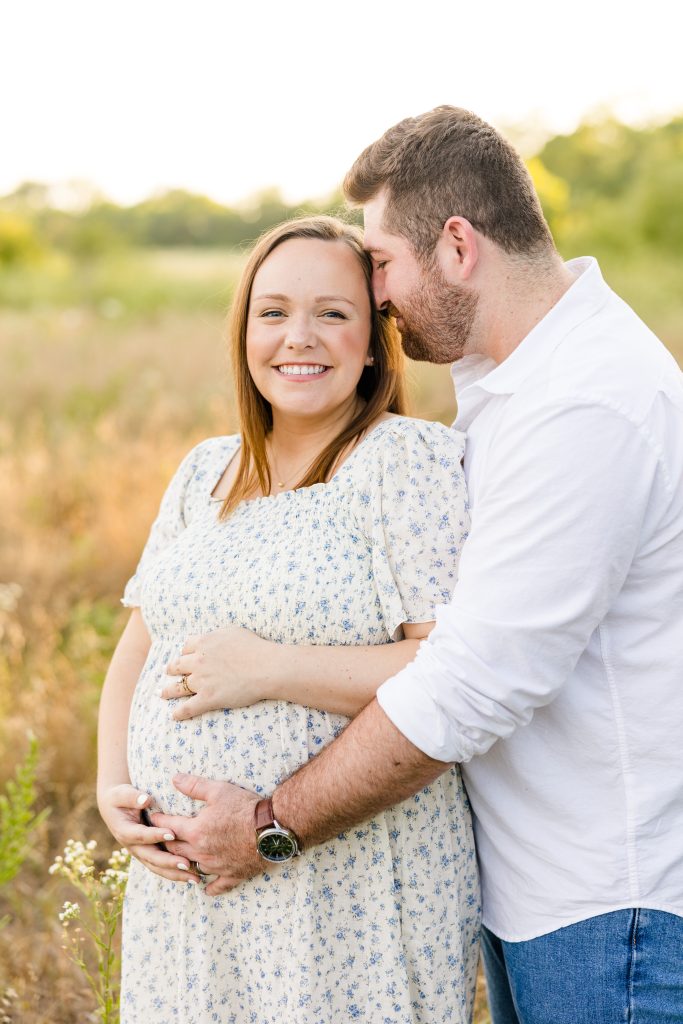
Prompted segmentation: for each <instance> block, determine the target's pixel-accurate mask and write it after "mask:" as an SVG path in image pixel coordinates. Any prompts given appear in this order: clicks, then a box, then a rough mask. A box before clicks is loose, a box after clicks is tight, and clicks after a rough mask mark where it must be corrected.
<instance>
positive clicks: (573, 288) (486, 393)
mask: <svg viewBox="0 0 683 1024" xmlns="http://www.w3.org/2000/svg"><path fill="white" fill-rule="evenodd" d="M565 266H566V267H567V268H568V269H569V270H570V271H571V272H572V273H573V274H574V275H575V277H576V280H575V281H574V283H573V284H572V285H570V287H569V288H568V289H567V291H566V292H565V293H564V295H563V296H562V297H561V299H559V301H558V302H556V303H555V305H554V306H553V307H552V309H551V310H549V312H548V313H546V315H545V316H544V317H543V319H542V320H540V321H539V322H538V323H537V324H536V326H535V327H533V328H532V330H531V331H529V333H528V334H527V336H526V337H525V338H523V340H522V341H521V342H520V343H519V345H518V346H517V348H516V349H514V351H513V352H511V353H510V355H509V356H508V357H507V359H504V360H503V362H502V363H495V362H494V361H493V359H489V358H487V357H485V356H480V355H470V356H465V357H463V358H462V359H459V360H458V361H457V362H456V363H453V366H452V367H451V376H452V377H453V383H454V385H455V391H456V398H457V402H458V415H457V418H456V420H455V423H454V426H456V427H458V428H459V429H460V430H465V429H466V428H467V427H468V426H469V424H470V423H471V422H472V420H473V419H474V417H475V416H476V414H477V413H478V412H479V410H480V409H481V407H482V406H483V405H485V404H486V403H487V402H488V400H489V399H490V397H491V395H512V394H514V393H515V391H516V390H517V388H518V387H519V386H520V385H521V384H522V383H523V382H524V381H525V380H526V378H527V377H528V376H529V374H530V373H531V372H532V371H533V370H536V369H538V366H539V364H540V363H543V362H544V361H545V360H546V359H547V358H549V357H550V355H551V354H552V353H553V352H554V351H555V349H556V348H557V346H558V345H559V344H560V342H561V341H562V340H563V339H564V338H566V336H567V335H568V334H569V332H570V331H572V330H573V329H574V328H575V327H577V326H578V325H579V324H580V323H583V321H584V320H587V319H588V318H589V317H591V316H593V315H594V314H595V313H596V312H597V311H598V310H599V309H601V307H602V306H603V305H604V304H605V302H606V300H607V296H608V294H609V288H608V286H607V285H606V284H605V281H604V280H603V277H602V274H601V273H600V267H599V266H598V263H597V260H595V259H594V258H593V257H592V256H585V257H581V258H579V259H575V260H569V262H568V263H566V264H565Z"/></svg>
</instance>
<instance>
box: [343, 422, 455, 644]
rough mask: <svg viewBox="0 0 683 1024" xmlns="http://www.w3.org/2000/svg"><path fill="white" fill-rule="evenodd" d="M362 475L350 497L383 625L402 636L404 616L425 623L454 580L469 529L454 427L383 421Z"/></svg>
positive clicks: (372, 438) (448, 596) (443, 601)
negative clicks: (368, 553)
mask: <svg viewBox="0 0 683 1024" xmlns="http://www.w3.org/2000/svg"><path fill="white" fill-rule="evenodd" d="M368 442H369V444H368V450H367V451H366V452H364V453H362V452H359V455H361V457H363V456H364V457H363V466H364V469H365V471H366V478H365V480H363V481H359V482H358V485H357V490H356V496H355V502H354V503H355V506H356V509H357V516H358V521H359V525H360V527H361V529H362V530H363V532H364V533H365V535H366V537H367V540H368V543H369V545H370V547H371V552H372V568H373V575H374V579H375V584H376V587H377V594H378V599H379V603H380V607H381V611H382V617H383V619H384V622H385V625H386V628H387V631H388V633H389V635H390V636H391V637H392V639H394V640H400V639H401V638H402V635H403V633H402V630H401V626H402V624H403V623H412V622H431V621H432V620H433V619H434V618H435V609H436V606H437V605H440V604H447V603H448V602H449V601H450V599H451V596H452V594H453V590H454V588H455V584H456V580H457V572H458V563H459V560H460V553H461V550H462V545H463V543H464V541H465V539H466V537H467V533H468V530H469V522H470V520H469V506H468V503H467V488H466V484H465V477H464V473H463V469H462V462H461V460H462V457H463V454H464V450H465V436H464V434H462V433H461V432H460V431H456V430H453V429H451V428H448V427H444V426H443V425H442V424H441V423H429V422H425V421H421V420H413V419H408V418H403V417H401V419H400V420H399V419H396V420H394V419H392V420H388V421H387V422H386V424H382V425H381V426H380V427H377V428H375V434H374V436H373V435H371V436H370V437H369V438H368Z"/></svg>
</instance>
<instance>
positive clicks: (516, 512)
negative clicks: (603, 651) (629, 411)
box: [377, 398, 659, 762]
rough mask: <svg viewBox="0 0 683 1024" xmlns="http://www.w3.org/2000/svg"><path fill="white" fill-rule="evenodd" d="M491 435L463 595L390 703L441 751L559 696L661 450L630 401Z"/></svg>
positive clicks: (382, 698)
mask: <svg viewBox="0 0 683 1024" xmlns="http://www.w3.org/2000/svg"><path fill="white" fill-rule="evenodd" d="M509 406H511V407H512V408H511V409H510V412H509V413H507V411H506V413H504V414H503V416H502V418H501V422H500V423H499V425H498V428H497V430H496V435H495V437H494V438H493V440H492V441H491V442H490V447H489V451H488V453H487V457H486V472H485V478H484V479H482V482H481V484H480V485H479V492H478V495H477V500H476V503H475V506H474V510H473V514H472V526H471V532H470V537H469V540H468V541H467V543H466V544H465V547H464V551H463V554H462V558H461V562H460V572H459V579H458V583H457V586H456V589H455V593H454V596H453V599H452V601H451V602H450V603H449V604H448V605H444V606H441V607H440V608H438V609H437V613H436V626H435V628H434V630H433V631H432V633H431V634H430V636H429V638H428V640H426V641H424V642H423V643H422V645H421V647H420V650H419V652H418V655H417V657H416V659H415V660H414V661H413V662H412V663H411V664H410V665H408V666H407V667H406V668H405V669H404V670H403V671H402V672H400V673H399V674H398V675H397V676H394V677H393V678H392V679H390V680H388V681H387V682H386V683H385V684H384V685H383V686H382V687H381V688H380V689H379V691H378V695H377V696H378V700H379V703H380V705H381V706H382V708H383V709H384V711H385V712H386V714H387V715H388V716H389V718H390V719H391V720H392V722H393V723H394V724H395V725H396V726H397V728H398V729H399V730H400V731H401V732H402V733H403V734H404V735H405V736H406V737H407V738H408V739H409V740H411V742H412V743H414V744H415V745H416V746H417V747H419V748H420V749H421V750H423V751H424V752H425V753H426V754H428V755H429V756H431V757H433V758H436V759H438V760H441V761H445V762H453V761H468V760H470V759H471V758H472V757H474V756H475V755H478V754H482V753H485V752H486V751H487V750H488V749H489V748H490V747H491V746H492V745H493V743H495V741H496V740H497V739H499V738H504V737H507V736H509V735H510V734H511V733H512V732H513V731H514V730H515V729H516V728H518V727H519V726H524V725H526V724H527V723H528V722H529V721H530V720H531V717H532V715H533V713H534V710H535V709H536V708H538V707H542V706H543V705H545V704H548V703H550V702H551V701H552V700H553V699H554V697H555V696H556V695H557V693H558V692H559V690H560V688H561V687H562V686H563V684H564V683H565V681H566V680H567V678H568V677H569V675H570V674H571V672H572V670H573V669H574V666H575V665H576V662H577V661H578V659H579V657H580V656H581V654H582V652H583V651H584V650H585V648H586V646H587V644H588V642H589V639H590V637H591V634H592V633H593V631H594V630H595V629H596V627H597V626H598V625H599V623H600V622H601V620H602V618H603V617H604V616H605V614H606V612H607V610H608V609H609V607H610V605H611V603H612V602H613V600H614V598H615V596H616V595H617V594H618V593H619V591H620V589H621V588H622V586H623V584H624V580H625V578H626V576H627V573H628V571H629V568H630V566H631V564H632V562H633V559H634V555H635V553H636V551H637V548H638V544H639V540H640V538H641V533H642V529H643V523H644V521H645V519H646V517H647V515H648V503H649V501H650V499H651V494H652V487H653V480H654V478H655V476H656V474H657V473H658V471H659V462H658V450H657V447H656V445H654V444H653V443H652V442H651V440H650V438H649V435H648V432H647V430H646V429H645V427H643V426H642V425H641V424H636V423H633V422H631V420H630V419H629V418H628V417H627V416H625V415H624V414H623V413H622V412H621V411H620V410H619V409H618V408H615V407H611V406H609V405H596V404H595V403H587V402H585V401H579V400H575V401H574V400H567V399H566V398H565V399H563V400H562V401H561V402H560V401H554V402H553V401H548V402H544V403H541V404H539V405H538V407H537V408H535V409H526V410H524V412H523V413H522V412H519V411H516V410H515V403H514V402H511V403H509Z"/></svg>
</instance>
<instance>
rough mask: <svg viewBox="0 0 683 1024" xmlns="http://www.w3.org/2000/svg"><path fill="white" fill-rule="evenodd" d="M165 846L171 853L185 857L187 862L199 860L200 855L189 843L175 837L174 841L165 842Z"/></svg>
mask: <svg viewBox="0 0 683 1024" xmlns="http://www.w3.org/2000/svg"><path fill="white" fill-rule="evenodd" d="M166 848H167V850H168V851H169V853H172V854H173V855H174V856H177V857H185V858H186V860H187V862H188V863H189V862H190V861H193V860H194V861H198V860H201V857H200V855H199V853H198V852H197V850H195V848H194V847H193V846H192V844H191V843H184V842H182V840H180V839H176V840H175V842H172V843H167V844H166Z"/></svg>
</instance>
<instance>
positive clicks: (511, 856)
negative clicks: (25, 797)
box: [155, 107, 683, 1024]
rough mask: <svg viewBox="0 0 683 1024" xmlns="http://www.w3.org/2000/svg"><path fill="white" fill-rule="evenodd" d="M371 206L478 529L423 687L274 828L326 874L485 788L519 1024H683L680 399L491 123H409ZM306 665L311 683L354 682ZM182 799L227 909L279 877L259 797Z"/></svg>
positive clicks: (459, 113) (513, 1012)
mask: <svg viewBox="0 0 683 1024" xmlns="http://www.w3.org/2000/svg"><path fill="white" fill-rule="evenodd" d="M345 190H346V194H347V196H348V197H349V198H350V199H351V200H352V201H353V202H355V203H357V204H360V205H362V207H363V211H364V217H365V239H366V246H367V249H368V251H369V252H370V255H371V257H372V260H373V265H374V291H375V295H376V299H377V302H378V304H379V305H380V306H382V307H384V309H385V310H386V311H387V312H388V313H389V314H391V315H393V316H395V317H396V320H397V324H398V327H399V329H400V330H401V333H402V335H403V343H404V346H405V349H406V352H407V353H408V355H410V356H412V357H413V358H416V359H424V360H429V361H432V362H437V363H445V362H452V363H453V376H454V379H455V386H456V394H457V400H458V417H457V420H456V424H455V425H456V426H457V427H459V428H461V429H463V430H466V431H467V436H468V443H467V453H466V457H465V470H466V474H467V478H468V486H469V490H470V499H471V507H472V529H471V534H470V537H469V539H468V541H467V544H466V545H465V551H464V553H463V556H462V560H461V563H460V571H459V579H458V583H457V586H456V588H455V593H454V596H453V599H452V601H451V603H450V604H449V605H447V606H443V607H442V608H440V609H438V611H437V623H436V626H435V628H434V630H433V631H432V633H431V634H430V636H429V639H428V640H426V641H424V642H423V643H422V644H421V647H420V650H419V652H418V654H417V657H416V658H415V660H414V661H413V662H412V663H411V664H410V665H408V667H407V668H405V669H403V670H402V671H401V672H400V673H399V674H398V675H396V676H394V677H393V678H392V679H390V680H389V681H387V682H386V683H384V685H382V686H381V687H380V689H379V690H378V693H377V699H376V700H374V701H373V702H372V703H371V704H370V705H369V706H368V707H367V708H366V709H365V710H364V711H363V712H362V713H361V714H360V715H359V716H358V717H357V718H356V719H355V720H354V721H353V722H352V723H351V724H350V725H349V727H348V728H347V729H346V730H345V731H344V732H343V734H342V735H341V736H340V737H339V738H338V739H337V740H335V742H333V743H332V744H331V745H330V746H328V747H327V748H326V749H325V750H324V751H323V752H322V753H321V754H320V755H319V756H318V757H315V758H313V759H312V760H311V761H310V762H309V763H308V764H307V765H306V766H304V767H303V768H302V769H300V770H299V771H298V772H297V773H296V774H295V775H293V776H292V777H291V778H289V779H288V780H286V781H285V782H284V783H283V784H282V785H280V786H279V787H278V788H277V789H276V790H275V792H274V793H273V795H272V799H273V814H274V816H275V817H276V818H277V820H278V822H281V823H283V826H286V827H287V828H288V829H289V830H291V831H292V832H293V833H295V834H296V836H297V837H298V839H299V841H300V843H301V844H302V845H303V846H304V847H306V846H309V845H312V844H315V843H319V842H322V841H324V840H327V839H329V838H330V837H332V836H334V835H335V834H337V833H339V832H340V831H342V830H344V829H345V828H348V827H350V826H352V825H354V824H355V823H357V822H359V821H362V820H363V819H366V818H369V817H371V816H372V815H374V814H376V813H378V812H379V811H380V810H381V809H384V808H386V807H388V806H390V805H392V804H395V803H397V802H398V801H400V800H402V799H404V798H406V797H407V796H409V795H410V794H412V793H414V792H416V791H417V790H418V789H419V788H420V787H422V786H424V785H426V784H428V783H430V782H431V781H432V780H433V779H434V778H435V777H436V776H437V775H438V774H439V773H441V772H443V771H444V770H445V768H446V767H447V765H449V764H451V763H454V762H458V763H460V764H461V765H462V770H463V776H464V778H465V781H466V784H467V789H468V792H469V796H470V800H471V803H472V808H473V812H474V816H475V825H476V837H477V844H478V855H479V862H480V867H481V873H482V882H483V912H484V924H485V929H484V951H485V965H486V972H487V978H488V985H489V997H490V1003H491V1008H492V1014H493V1020H494V1022H495V1024H583V1022H586V1024H587V1022H592V1021H596V1022H601V1024H607V1022H610V1024H611V1022H616V1021H620V1020H624V1021H626V1020H628V1021H631V1022H637V1024H646V1022H653V1024H654V1022H655V1021H657V1022H659V1024H664V1022H667V1024H671V1022H674V1021H677V1022H681V1021H683V956H682V955H681V951H682V950H683V842H682V841H681V836H682V835H683V758H682V757H681V739H680V734H681V726H682V724H683V687H681V668H680V665H681V647H682V643H683V641H682V638H683V383H682V379H681V373H680V371H679V369H678V367H677V366H676V364H675V362H674V360H673V359H672V357H671V356H670V355H669V354H668V353H667V352H666V350H665V349H664V347H663V346H662V345H661V343H660V342H659V341H658V340H657V339H656V338H655V337H654V336H653V335H652V333H651V332H650V331H649V330H648V329H647V327H646V326H645V325H644V324H643V323H642V322H641V321H640V320H639V319H638V317H637V316H636V315H635V313H634V312H633V311H632V310H631V309H630V308H629V307H628V306H627V305H626V304H625V303H624V302H622V301H621V300H620V299H619V298H618V297H617V296H616V295H615V294H614V293H613V292H612V291H611V290H610V288H609V287H608V286H607V284H606V283H605V282H604V280H603V278H602V276H601V274H600V270H599V268H598V266H597V263H596V262H595V260H593V259H590V258H587V259H579V260H572V261H571V262H570V263H568V264H565V263H563V261H562V259H561V258H560V256H559V255H558V253H557V251H556V249H555V247H554V244H553V241H552V238H551V235H550V232H549V230H548V227H547V224H546V222H545V220H544V217H543V214H542V211H541V207H540V203H539V201H538V197H537V196H536V193H535V191H534V188H533V185H532V182H531V179H530V177H529V175H528V173H527V171H526V169H525V167H524V164H523V162H522V161H521V159H520V158H519V156H518V155H517V153H515V151H514V150H513V148H512V147H511V146H510V145H509V144H508V143H507V142H506V140H505V139H503V138H502V137H501V136H500V134H499V133H498V132H497V131H495V129H493V128H492V127H491V126H490V125H488V124H486V123H485V122H484V121H482V120H481V119H479V118H478V117H476V116H475V115H473V114H471V113H469V112H467V111H464V110H460V109H457V108H454V107H439V108H437V109H436V110H433V111H430V112H428V113H426V114H423V115H422V116H419V117H414V118H408V119H406V120H404V121H402V122H401V123H400V124H398V125H396V126H395V127H393V128H390V129H389V130H388V131H387V132H386V133H385V135H383V136H382V137H381V138H380V139H379V140H378V141H376V142H374V143H373V144H372V145H371V146H369V147H368V149H367V150H366V151H365V152H364V153H363V154H362V155H361V156H360V157H359V158H358V160H357V161H356V163H355V164H354V166H353V167H352V169H351V171H350V172H349V174H348V175H347V178H346V181H345ZM625 230H627V226H626V225H625ZM261 643H264V642H263V641H262V642H261ZM294 654H295V656H296V658H297V659H298V660H297V665H298V669H299V671H300V672H301V673H304V674H305V673H306V672H310V673H311V674H312V675H315V674H318V673H320V672H321V671H325V664H326V662H325V659H326V657H327V656H328V654H329V655H330V657H331V658H334V656H335V655H334V652H332V654H330V652H329V651H328V652H325V651H324V650H320V649H316V648H308V649H307V648H303V649H301V648H300V649H298V650H297V651H296V652H294ZM286 656H287V654H286V652H283V651H282V650H278V651H277V652H273V653H272V655H271V657H272V658H275V657H277V658H283V657H286ZM267 661H268V657H267V655H264V653H263V651H262V652H261V656H260V663H261V665H263V664H266V663H267ZM367 664H368V665H369V664H370V663H369V661H368V662H367ZM329 668H330V671H331V672H334V662H333V661H329ZM368 671H369V668H368ZM178 788H180V789H181V790H182V792H185V793H187V794H188V795H192V796H195V797H197V798H199V799H204V800H206V806H205V808H204V809H203V810H202V811H201V812H200V814H199V815H198V817H197V818H196V819H193V821H192V823H191V824H190V825H188V823H187V821H185V822H183V819H181V818H176V817H167V816H163V815H162V816H155V824H163V825H167V826H169V827H171V828H172V829H173V830H174V831H175V832H176V834H177V835H178V836H179V837H180V838H181V839H182V840H184V841H183V842H180V843H179V844H178V846H177V850H178V852H180V853H184V854H186V855H187V856H190V857H192V858H193V859H198V860H201V861H202V862H203V863H207V864H210V866H211V868H212V870H214V871H216V872H217V873H218V874H219V876H220V878H219V880H218V882H217V883H216V887H215V888H214V889H213V891H216V892H217V891H221V887H223V889H225V888H228V887H230V886H232V885H234V884H236V883H237V882H238V881H239V880H240V879H241V878H244V877H248V876H249V875H251V874H254V873H255V872H257V871H259V870H260V869H261V867H260V863H259V859H258V856H257V855H256V854H255V852H254V849H255V847H254V831H253V807H254V802H253V801H254V797H253V796H252V795H251V794H245V793H244V791H242V790H238V789H236V788H235V787H230V786H229V784H227V783H208V782H206V781H204V780H198V779H193V778H187V777H186V778H184V779H180V780H178ZM228 833H229V834H228ZM170 845H171V847H173V846H174V844H170ZM174 848H176V847H174Z"/></svg>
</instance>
